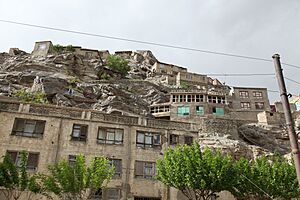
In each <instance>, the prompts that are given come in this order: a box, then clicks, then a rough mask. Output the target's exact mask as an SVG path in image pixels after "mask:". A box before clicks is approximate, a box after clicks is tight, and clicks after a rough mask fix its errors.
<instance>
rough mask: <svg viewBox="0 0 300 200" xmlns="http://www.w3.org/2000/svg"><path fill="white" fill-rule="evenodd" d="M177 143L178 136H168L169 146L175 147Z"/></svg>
mask: <svg viewBox="0 0 300 200" xmlns="http://www.w3.org/2000/svg"><path fill="white" fill-rule="evenodd" d="M178 143H179V135H175V134H171V135H170V144H171V145H176V144H178Z"/></svg>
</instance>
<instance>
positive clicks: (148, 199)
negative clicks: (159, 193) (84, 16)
mask: <svg viewBox="0 0 300 200" xmlns="http://www.w3.org/2000/svg"><path fill="white" fill-rule="evenodd" d="M134 200H161V198H157V197H134Z"/></svg>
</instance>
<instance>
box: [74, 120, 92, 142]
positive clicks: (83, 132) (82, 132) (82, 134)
mask: <svg viewBox="0 0 300 200" xmlns="http://www.w3.org/2000/svg"><path fill="white" fill-rule="evenodd" d="M76 126H77V127H79V128H76V129H75V127H76ZM75 130H77V131H79V133H78V136H77V135H75V134H74V133H75V132H74V131H75ZM87 137H88V125H86V124H76V123H75V124H73V127H72V132H71V140H72V141H81V142H86V141H87Z"/></svg>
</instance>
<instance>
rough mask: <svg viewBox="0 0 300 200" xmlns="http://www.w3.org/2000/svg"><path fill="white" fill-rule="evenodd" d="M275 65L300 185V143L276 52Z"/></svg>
mask: <svg viewBox="0 0 300 200" xmlns="http://www.w3.org/2000/svg"><path fill="white" fill-rule="evenodd" d="M272 58H273V61H274V65H275V72H276V78H277V82H278V86H279V91H280V97H281V103H282V106H283V111H284V116H285V121H286V126H287V130H288V133H289V138H290V143H291V148H292V154H293V157H294V162H295V168H296V172H297V178H298V184H299V185H300V151H299V145H298V136H297V134H296V132H295V128H294V122H293V118H292V114H291V108H290V104H289V101H288V94H287V92H286V87H285V82H284V78H283V74H282V68H281V64H280V56H279V55H278V54H274V55H273V56H272Z"/></svg>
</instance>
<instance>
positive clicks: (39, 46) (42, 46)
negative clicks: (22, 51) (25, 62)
mask: <svg viewBox="0 0 300 200" xmlns="http://www.w3.org/2000/svg"><path fill="white" fill-rule="evenodd" d="M45 49H46V44H44V43H41V44H38V48H37V50H45Z"/></svg>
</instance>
